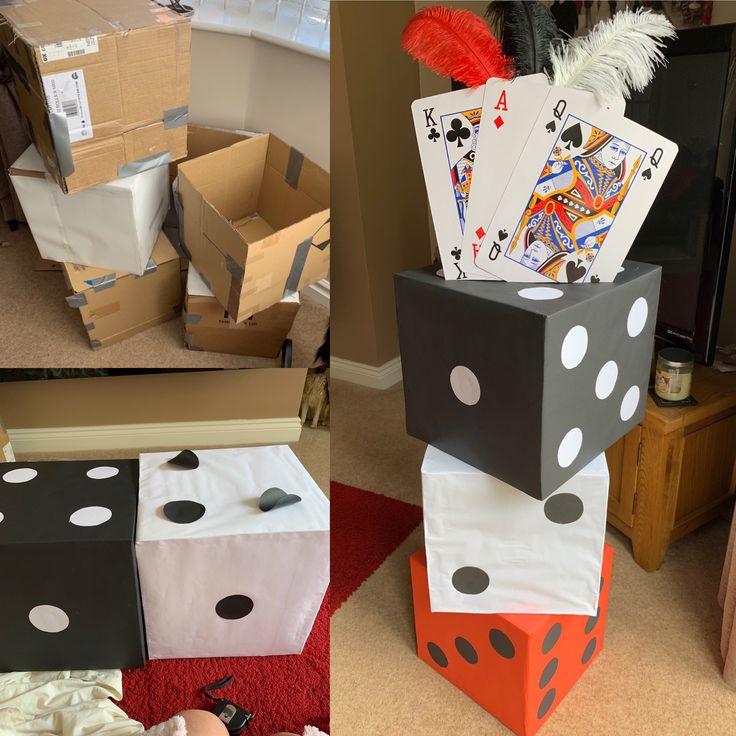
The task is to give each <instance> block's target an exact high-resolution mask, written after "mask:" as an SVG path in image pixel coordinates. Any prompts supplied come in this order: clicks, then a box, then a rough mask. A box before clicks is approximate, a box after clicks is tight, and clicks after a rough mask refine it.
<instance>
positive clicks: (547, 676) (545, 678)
mask: <svg viewBox="0 0 736 736" xmlns="http://www.w3.org/2000/svg"><path fill="white" fill-rule="evenodd" d="M558 665H559V661H558V659H557V657H553V658H552V659H550V661H549V662H547V666H546V667H545V668H544V669H543V670H542V674H541V676H540V678H539V688H540V690H541V689H544V688H545V687H547V685H549V683H550V680H551V679H552V678H553V677H554V676H555V672H557V666H558Z"/></svg>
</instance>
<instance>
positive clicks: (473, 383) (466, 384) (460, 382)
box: [450, 365, 480, 406]
mask: <svg viewBox="0 0 736 736" xmlns="http://www.w3.org/2000/svg"><path fill="white" fill-rule="evenodd" d="M450 386H451V387H452V392H453V393H454V394H455V396H456V397H457V398H458V399H459V400H460V401H462V402H463V404H466V405H467V406H473V405H474V404H477V403H478V402H479V401H480V383H478V378H477V377H476V375H475V373H473V371H471V370H470V368H467V367H466V366H464V365H456V366H455V367H454V368H453V369H452V370H451V371H450Z"/></svg>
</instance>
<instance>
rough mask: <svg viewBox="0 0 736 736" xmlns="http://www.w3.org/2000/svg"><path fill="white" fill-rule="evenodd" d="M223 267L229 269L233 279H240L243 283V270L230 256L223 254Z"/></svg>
mask: <svg viewBox="0 0 736 736" xmlns="http://www.w3.org/2000/svg"><path fill="white" fill-rule="evenodd" d="M225 267H226V268H227V270H228V271H230V273H231V274H232V276H233V278H234V279H237V280H238V281H240V283H241V284H242V283H243V278H244V277H245V271H244V269H243V267H242V266H241V265H240V264H239V263H238V262H237V261H236V260H235V259H234V258H233V257H232V256H225Z"/></svg>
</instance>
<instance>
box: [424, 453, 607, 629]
mask: <svg viewBox="0 0 736 736" xmlns="http://www.w3.org/2000/svg"><path fill="white" fill-rule="evenodd" d="M422 497H423V504H422V507H423V511H424V544H425V548H426V550H427V569H428V570H429V595H430V598H431V601H432V610H433V611H435V612H436V611H445V612H453V613H564V614H569V613H571V614H577V615H583V614H587V615H592V614H594V613H595V611H596V606H597V605H598V578H599V576H600V572H601V560H602V556H603V540H604V538H605V534H606V507H607V505H608V466H607V465H606V456H605V455H604V454H603V453H601V454H600V455H598V457H596V458H595V459H594V460H593V462H591V463H590V464H589V465H588V466H587V467H585V468H583V469H582V470H581V471H580V472H579V473H577V475H575V477H573V478H572V479H570V480H569V481H568V482H567V483H565V484H563V486H562V487H561V488H560V489H559V490H558V491H556V492H555V493H553V494H552V495H551V496H550V497H549V498H548V499H547V500H546V501H543V502H542V501H538V500H537V499H535V498H531V497H530V496H528V495H527V494H526V493H522V492H521V491H518V490H517V489H516V488H513V487H511V486H510V485H507V484H506V483H504V482H502V481H500V480H498V479H497V478H494V477H493V476H492V475H488V474H486V473H483V472H481V471H480V470H476V469H475V468H473V467H472V466H470V465H466V464H465V463H464V462H462V461H461V460H458V459H457V458H454V457H452V456H450V455H447V454H446V453H444V452H442V451H441V450H438V449H437V448H435V447H432V446H431V445H430V446H429V447H427V451H426V453H425V455H424V462H423V464H422Z"/></svg>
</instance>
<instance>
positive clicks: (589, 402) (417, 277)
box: [395, 261, 661, 499]
mask: <svg viewBox="0 0 736 736" xmlns="http://www.w3.org/2000/svg"><path fill="white" fill-rule="evenodd" d="M435 271H436V269H434V268H425V269H420V270H416V271H407V272H405V273H400V274H398V275H397V276H396V278H395V286H396V305H397V313H398V323H399V343H400V348H401V369H402V373H403V377H404V400H405V408H406V429H407V432H408V433H409V434H410V435H412V436H413V437H417V438H419V439H421V440H423V441H424V442H427V443H428V444H431V445H433V446H435V447H437V448H438V449H440V450H442V451H443V452H446V453H448V454H449V455H452V456H453V457H456V458H458V459H459V460H462V461H463V462H466V463H468V464H469V465H472V466H473V467H475V468H478V469H479V470H482V471H483V472H485V473H488V474H489V475H492V476H494V477H496V478H498V479H499V480H502V481H504V482H505V483H508V484H509V485H511V486H513V487H514V488H518V489H519V490H521V491H524V492H525V493H528V494H529V495H530V496H532V497H534V498H537V499H545V498H547V497H548V496H549V495H550V494H552V493H554V492H555V491H556V490H557V489H558V488H560V486H562V484H563V483H566V482H567V481H568V480H570V478H572V477H573V476H574V475H575V474H576V473H578V472H579V471H580V470H582V469H583V468H584V467H585V466H586V465H587V464H588V463H589V462H590V461H591V460H592V459H593V458H594V457H596V456H597V455H599V454H600V453H601V452H603V451H604V450H606V449H607V448H609V447H610V446H611V445H612V444H614V443H615V442H616V440H618V439H619V438H621V437H623V435H625V434H626V433H627V432H628V431H630V430H631V429H632V428H633V427H635V426H636V425H637V424H638V423H639V422H640V421H641V420H642V419H643V417H644V411H645V408H646V397H647V385H648V383H649V370H650V365H651V358H652V350H653V342H654V326H655V322H656V318H657V303H658V298H659V282H660V274H661V268H660V267H659V266H652V265H649V264H644V263H636V262H634V261H625V262H624V267H623V271H622V272H621V273H619V274H618V276H617V277H616V280H615V281H614V282H613V283H601V284H555V285H554V286H542V285H537V284H519V283H509V282H505V281H487V282H480V281H472V282H471V281H446V280H445V279H443V278H441V277H439V276H437V275H436V273H435Z"/></svg>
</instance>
